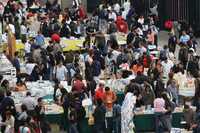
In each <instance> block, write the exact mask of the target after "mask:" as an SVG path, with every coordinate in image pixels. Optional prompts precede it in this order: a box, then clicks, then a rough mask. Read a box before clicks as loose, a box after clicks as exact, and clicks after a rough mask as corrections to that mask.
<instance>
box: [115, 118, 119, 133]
mask: <svg viewBox="0 0 200 133" xmlns="http://www.w3.org/2000/svg"><path fill="white" fill-rule="evenodd" d="M113 133H121V119H120V118H114V119H113Z"/></svg>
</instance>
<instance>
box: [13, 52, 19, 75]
mask: <svg viewBox="0 0 200 133" xmlns="http://www.w3.org/2000/svg"><path fill="white" fill-rule="evenodd" d="M12 63H13V66H14V67H15V69H16V72H17V75H18V74H19V73H20V61H19V53H18V52H15V53H14V59H13V62H12Z"/></svg>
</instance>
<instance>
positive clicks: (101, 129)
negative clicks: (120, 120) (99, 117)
mask: <svg viewBox="0 0 200 133" xmlns="http://www.w3.org/2000/svg"><path fill="white" fill-rule="evenodd" d="M105 129H106V127H105V123H96V124H95V125H94V132H95V133H106V131H105Z"/></svg>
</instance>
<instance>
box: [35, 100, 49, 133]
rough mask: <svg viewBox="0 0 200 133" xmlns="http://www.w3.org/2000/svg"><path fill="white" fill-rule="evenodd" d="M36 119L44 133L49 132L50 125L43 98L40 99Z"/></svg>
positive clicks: (36, 108) (36, 109)
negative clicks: (46, 117) (46, 116)
mask: <svg viewBox="0 0 200 133" xmlns="http://www.w3.org/2000/svg"><path fill="white" fill-rule="evenodd" d="M35 113H36V118H37V121H38V123H39V127H40V128H41V130H42V133H47V132H48V124H47V122H46V120H45V107H44V102H43V99H42V98H38V104H37V105H36V107H35Z"/></svg>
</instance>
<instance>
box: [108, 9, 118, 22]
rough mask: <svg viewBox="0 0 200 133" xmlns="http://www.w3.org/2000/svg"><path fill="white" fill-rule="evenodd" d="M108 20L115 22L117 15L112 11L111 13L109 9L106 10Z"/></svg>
mask: <svg viewBox="0 0 200 133" xmlns="http://www.w3.org/2000/svg"><path fill="white" fill-rule="evenodd" d="M108 11H109V13H108V19H109V20H113V21H116V20H117V15H116V13H115V12H114V11H112V9H111V7H109V8H108Z"/></svg>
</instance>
